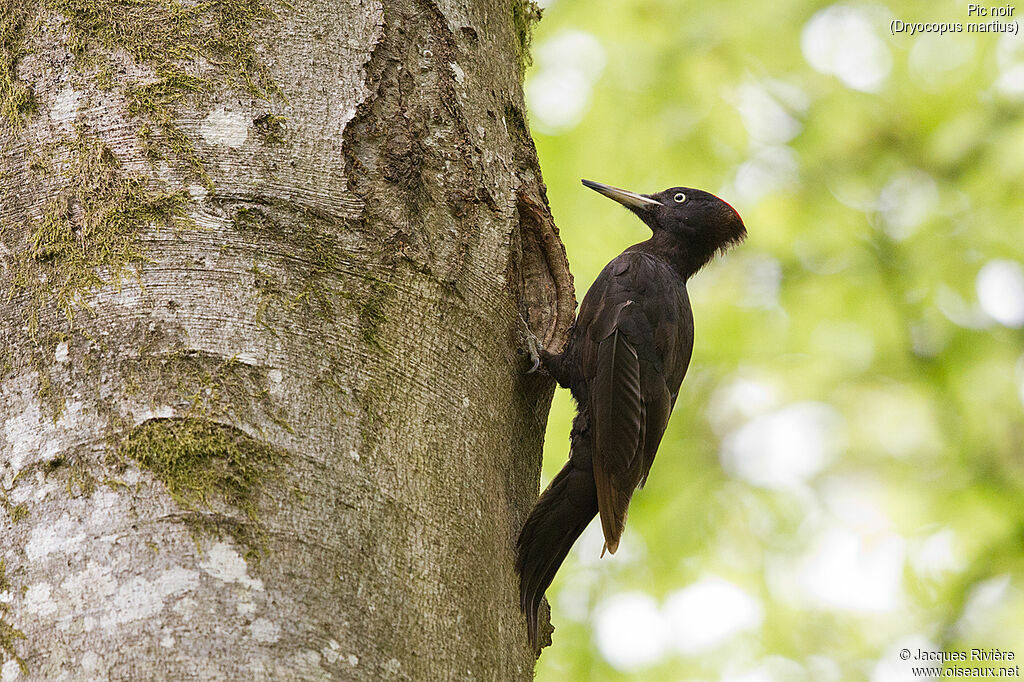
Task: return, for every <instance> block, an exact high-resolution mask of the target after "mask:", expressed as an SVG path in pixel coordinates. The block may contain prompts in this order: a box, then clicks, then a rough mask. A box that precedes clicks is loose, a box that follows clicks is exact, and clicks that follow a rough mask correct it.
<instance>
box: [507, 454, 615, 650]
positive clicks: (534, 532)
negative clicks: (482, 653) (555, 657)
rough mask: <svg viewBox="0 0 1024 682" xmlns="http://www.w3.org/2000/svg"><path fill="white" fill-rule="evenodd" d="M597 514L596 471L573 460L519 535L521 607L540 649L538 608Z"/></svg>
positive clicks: (534, 640)
mask: <svg viewBox="0 0 1024 682" xmlns="http://www.w3.org/2000/svg"><path fill="white" fill-rule="evenodd" d="M596 514H597V488H596V486H595V484H594V476H593V473H592V472H591V471H590V470H588V469H578V468H576V467H574V466H573V462H572V461H569V462H568V463H567V464H566V465H565V466H564V467H563V468H562V470H561V471H560V472H559V473H558V475H557V476H555V479H554V480H553V481H551V485H549V486H548V487H547V490H545V491H544V493H543V494H542V495H541V496H540V499H539V500H537V504H536V505H535V506H534V507H533V510H532V511H531V512H530V516H529V518H527V519H526V524H525V525H524V526H523V530H522V532H521V533H520V534H519V542H518V549H519V556H518V559H517V561H516V568H517V569H518V571H519V598H520V607H521V608H522V610H523V613H524V614H525V615H526V623H527V631H528V633H529V636H530V644H531V645H533V647H534V648H535V649H536V648H537V630H538V622H537V621H538V610H539V609H540V602H541V600H542V599H543V598H544V592H545V591H546V590H547V588H548V586H549V585H550V584H551V581H552V580H553V579H554V577H555V573H557V572H558V568H559V567H560V566H561V565H562V562H563V561H564V560H565V557H566V555H568V554H569V550H570V549H571V548H572V546H573V543H575V542H576V539H577V538H578V537H579V536H580V534H581V533H582V532H583V530H584V529H585V528H586V527H587V524H589V523H590V520H591V519H593V518H594V516H595V515H596Z"/></svg>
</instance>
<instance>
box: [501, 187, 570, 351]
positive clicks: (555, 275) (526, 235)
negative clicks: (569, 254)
mask: <svg viewBox="0 0 1024 682" xmlns="http://www.w3.org/2000/svg"><path fill="white" fill-rule="evenodd" d="M516 210H517V212H518V214H519V232H520V235H521V239H522V260H521V261H520V267H519V273H520V278H521V279H520V292H521V297H522V302H523V304H525V306H526V318H527V321H528V322H529V323H530V328H531V329H532V331H533V333H534V334H536V335H537V338H538V339H539V340H540V342H541V344H542V345H543V346H544V347H545V348H547V349H549V350H560V349H561V348H562V346H563V345H564V344H565V342H566V340H567V339H568V330H569V326H570V325H571V324H572V321H573V317H574V315H575V311H576V295H575V292H574V289H573V281H572V273H571V272H570V271H569V260H568V259H567V258H566V255H565V246H564V245H563V244H562V240H561V239H560V238H559V236H558V228H557V227H556V226H555V221H554V219H553V218H552V216H551V209H550V208H548V202H547V197H546V196H545V192H544V187H543V185H541V186H540V187H539V188H538V187H536V186H532V183H529V184H524V185H523V186H521V187H520V188H519V191H518V192H517V193H516Z"/></svg>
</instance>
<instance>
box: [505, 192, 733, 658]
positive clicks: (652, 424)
mask: <svg viewBox="0 0 1024 682" xmlns="http://www.w3.org/2000/svg"><path fill="white" fill-rule="evenodd" d="M583 184H584V185H586V186H587V187H590V188H591V189H594V190H596V191H598V192H600V193H601V194H604V195H605V196H607V197H610V198H612V199H615V200H616V201H618V202H619V203H621V204H623V205H624V206H626V207H627V208H629V209H630V210H631V211H633V212H634V213H635V214H636V215H637V216H638V217H639V218H640V219H641V220H643V221H644V222H645V223H646V224H647V225H648V226H649V227H650V228H651V230H652V233H653V234H652V236H651V238H650V239H648V240H647V241H645V242H642V243H640V244H635V245H633V246H631V247H629V248H628V249H626V250H625V251H624V252H623V253H622V254H621V255H619V256H618V257H616V258H615V259H614V260H613V261H612V262H610V263H609V264H608V265H607V266H605V268H604V270H602V271H601V274H600V275H598V277H597V280H596V281H595V282H594V284H593V286H591V287H590V290H589V291H588V292H587V295H586V296H585V297H584V298H583V303H582V304H581V306H580V311H579V315H578V316H577V318H576V322H575V323H574V324H573V326H572V328H571V329H570V331H569V342H568V344H567V345H566V347H565V349H564V350H563V351H562V352H561V353H557V354H556V353H549V352H547V351H545V350H543V349H539V351H538V355H539V358H538V360H539V364H540V366H541V367H543V369H544V370H545V371H546V372H548V373H549V374H550V375H551V376H552V377H553V378H554V379H555V380H556V381H557V382H558V383H559V385H561V386H562V387H563V388H568V389H569V390H570V391H571V392H572V396H573V398H574V399H575V401H576V405H577V414H576V418H575V419H574V420H573V426H572V433H571V436H570V441H571V448H570V451H569V461H568V462H567V463H566V465H565V466H564V467H563V468H562V470H561V471H560V472H559V473H558V475H557V476H556V477H555V479H554V480H553V481H551V484H550V485H549V486H548V488H547V489H546V490H545V491H544V493H543V494H542V495H541V496H540V499H539V500H538V501H537V504H536V505H535V506H534V508H533V510H532V511H531V512H530V515H529V517H528V518H527V520H526V524H525V525H524V526H523V530H522V532H521V533H520V535H519V541H518V561H517V568H518V570H519V575H520V599H521V606H522V609H523V612H524V613H525V614H526V619H527V626H528V632H529V638H530V642H531V643H532V644H533V646H534V647H536V646H537V628H538V622H537V621H538V613H537V612H538V608H539V607H540V602H541V599H542V598H543V597H544V592H545V590H546V589H547V588H548V586H549V585H550V584H551V581H552V579H553V578H554V576H555V573H556V572H557V571H558V568H559V566H561V564H562V561H564V560H565V557H566V555H567V554H568V553H569V549H570V548H571V547H572V545H573V543H574V542H576V539H577V538H578V537H579V536H580V534H581V533H582V532H583V530H584V528H586V527H587V524H588V523H590V520H591V519H592V518H594V516H595V515H596V514H600V516H601V527H602V530H603V532H604V539H605V548H606V549H607V551H609V552H611V553H613V554H614V553H615V551H616V549H618V546H619V539H620V538H621V536H622V531H623V528H624V526H625V523H626V513H627V511H628V508H629V501H630V499H631V497H632V495H633V491H634V490H636V489H637V488H638V487H641V486H643V484H644V482H645V481H646V480H647V476H648V474H649V473H650V470H651V465H652V464H653V463H654V456H655V454H656V453H657V451H658V445H659V444H660V443H661V437H662V435H663V434H664V432H665V427H666V426H667V425H668V419H669V415H670V414H671V413H672V406H673V405H674V404H675V400H676V395H677V394H678V392H679V386H680V384H681V383H682V381H683V376H684V375H685V374H686V369H687V367H688V366H689V364H690V355H691V353H692V351H693V314H692V312H691V310H690V300H689V297H688V296H687V293H686V281H687V279H689V278H690V276H692V275H693V274H694V273H696V272H697V271H698V270H700V269H701V268H702V267H703V266H704V265H706V264H707V263H708V262H710V261H711V259H712V258H713V257H714V255H715V253H717V252H720V251H724V250H725V249H726V248H728V247H729V246H731V245H733V244H736V243H738V242H740V241H742V240H743V239H744V237H745V236H746V228H745V227H744V225H743V221H742V220H741V219H740V216H739V214H738V213H737V212H736V211H735V210H734V209H733V208H732V207H731V206H729V204H727V203H726V202H724V201H722V200H721V199H719V198H718V197H716V196H714V195H713V194H709V193H707V192H704V191H701V190H697V189H691V188H688V187H673V188H671V189H667V190H665V191H663V192H659V193H657V194H651V195H643V194H636V193H633V192H627V191H625V190H621V189H617V188H615V187H609V186H608V185H602V184H600V183H596V182H591V181H589V180H584V181H583ZM535 367H536V365H535Z"/></svg>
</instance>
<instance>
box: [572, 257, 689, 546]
mask: <svg viewBox="0 0 1024 682" xmlns="http://www.w3.org/2000/svg"><path fill="white" fill-rule="evenodd" d="M652 267H654V266H653V265H652V263H651V261H650V260H649V259H648V258H646V257H643V256H640V255H636V254H630V255H625V254H624V256H620V257H619V258H618V259H616V260H615V261H613V262H612V263H611V264H609V267H608V268H607V270H606V271H605V272H603V273H602V275H601V277H599V278H598V280H599V281H598V282H596V283H595V286H594V287H592V291H594V293H595V296H594V297H592V298H591V295H590V293H588V295H587V298H591V302H590V303H591V305H587V304H588V301H586V300H585V301H584V306H583V308H584V309H582V310H581V317H582V318H584V319H583V322H584V323H585V324H586V327H587V334H586V339H585V341H584V348H583V353H582V355H583V364H584V375H585V377H586V379H587V384H588V394H589V395H588V405H589V406H590V410H591V418H592V431H593V438H594V447H593V463H594V480H595V482H596V485H597V497H598V506H599V509H600V514H601V526H602V529H603V530H604V537H605V545H606V547H607V549H608V550H609V551H610V552H612V553H614V552H615V550H616V549H617V548H618V544H619V538H620V537H621V535H622V530H623V527H624V526H625V522H626V511H627V509H628V507H629V501H630V499H631V498H632V495H633V491H634V490H635V489H636V487H637V486H638V485H639V484H641V483H642V482H643V481H644V479H646V478H647V473H648V471H650V468H651V463H652V462H653V461H654V455H655V453H656V451H657V449H658V444H659V443H660V442H661V436H662V434H663V433H664V431H665V427H666V425H667V424H668V417H669V413H670V412H671V410H672V399H671V396H670V392H669V389H668V387H667V386H666V383H665V377H664V368H663V367H662V364H661V359H660V353H659V352H658V350H657V347H656V341H655V335H656V328H657V324H658V318H660V317H661V314H660V313H659V312H656V310H655V311H646V312H645V306H644V305H643V304H642V303H641V301H644V300H645V297H649V296H650V295H651V294H653V293H654V292H653V291H649V290H648V288H650V287H653V288H655V289H657V288H658V287H657V285H656V284H655V283H656V282H657V281H658V278H657V276H656V274H655V273H653V272H650V269H651V268H652ZM595 290H596V291H595ZM655 308H657V306H655ZM652 315H653V317H654V318H655V319H653V320H652V319H651V317H652Z"/></svg>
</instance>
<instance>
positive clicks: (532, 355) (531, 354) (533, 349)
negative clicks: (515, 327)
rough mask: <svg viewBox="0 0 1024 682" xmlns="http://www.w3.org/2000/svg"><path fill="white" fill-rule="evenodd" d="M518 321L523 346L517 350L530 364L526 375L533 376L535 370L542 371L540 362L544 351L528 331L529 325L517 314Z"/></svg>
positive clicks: (538, 341)
mask: <svg viewBox="0 0 1024 682" xmlns="http://www.w3.org/2000/svg"><path fill="white" fill-rule="evenodd" d="M519 321H520V322H521V323H522V325H521V326H520V329H519V333H520V334H521V335H522V338H523V342H522V343H523V345H522V346H521V347H520V348H519V349H518V350H517V352H518V353H519V354H520V355H524V356H526V358H527V359H528V360H529V362H530V369H528V370H526V373H527V374H533V373H534V372H536V371H537V370H542V369H543V363H542V362H541V357H542V354H546V351H545V350H544V349H543V348H542V347H541V345H540V340H539V339H538V338H537V336H536V334H534V333H533V330H532V329H530V324H529V323H528V322H527V321H526V318H524V317H523V315H522V313H520V314H519Z"/></svg>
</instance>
